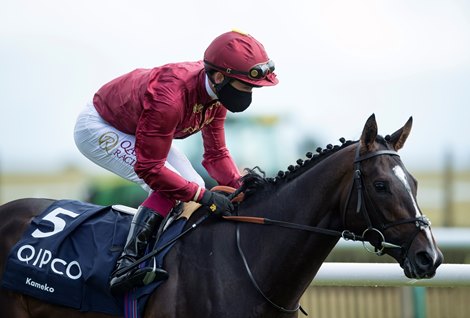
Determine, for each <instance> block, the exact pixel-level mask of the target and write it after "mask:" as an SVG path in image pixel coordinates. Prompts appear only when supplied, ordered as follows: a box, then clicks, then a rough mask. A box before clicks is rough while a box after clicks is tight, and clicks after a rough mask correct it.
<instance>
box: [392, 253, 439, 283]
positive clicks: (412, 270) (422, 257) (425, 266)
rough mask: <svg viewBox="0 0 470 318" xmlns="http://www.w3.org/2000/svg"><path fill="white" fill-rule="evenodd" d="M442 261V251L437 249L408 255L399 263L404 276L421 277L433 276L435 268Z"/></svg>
mask: <svg viewBox="0 0 470 318" xmlns="http://www.w3.org/2000/svg"><path fill="white" fill-rule="evenodd" d="M436 254H437V255H436ZM442 261H443V256H442V253H441V251H440V250H439V249H437V250H436V251H435V252H434V253H432V254H431V253H429V252H427V251H420V252H417V253H414V254H412V255H408V257H406V258H405V259H404V261H403V262H402V264H400V265H401V267H402V268H403V270H404V272H405V275H406V277H408V278H414V279H423V278H432V277H434V275H435V274H436V269H437V268H438V267H439V266H440V265H441V264H442Z"/></svg>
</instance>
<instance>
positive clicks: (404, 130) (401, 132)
mask: <svg viewBox="0 0 470 318" xmlns="http://www.w3.org/2000/svg"><path fill="white" fill-rule="evenodd" d="M412 125H413V117H410V118H409V119H408V121H407V122H406V124H405V125H404V126H403V127H401V128H400V129H398V130H397V131H396V132H394V133H393V134H392V135H391V136H390V143H391V144H392V146H393V148H394V149H395V151H398V150H399V149H401V148H403V145H404V144H405V141H406V139H407V138H408V136H409V135H410V132H411V126H412Z"/></svg>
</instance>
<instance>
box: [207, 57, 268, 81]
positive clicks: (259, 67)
mask: <svg viewBox="0 0 470 318" xmlns="http://www.w3.org/2000/svg"><path fill="white" fill-rule="evenodd" d="M204 63H205V64H206V65H207V66H209V67H211V68H213V69H216V70H218V71H221V72H224V73H226V74H228V75H229V76H230V74H239V75H245V76H248V78H250V79H252V80H261V79H264V78H266V76H268V74H270V73H273V72H274V69H275V67H274V62H273V61H272V60H269V61H267V62H266V63H259V64H256V65H254V66H252V67H251V68H250V70H249V71H248V72H245V71H238V70H232V69H231V68H223V67H220V66H217V65H214V64H212V63H210V62H208V61H206V60H204Z"/></svg>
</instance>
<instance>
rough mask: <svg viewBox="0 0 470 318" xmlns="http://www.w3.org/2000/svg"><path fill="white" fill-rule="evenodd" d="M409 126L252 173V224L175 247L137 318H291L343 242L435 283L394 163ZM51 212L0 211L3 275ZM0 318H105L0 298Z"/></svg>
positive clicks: (426, 243)
mask: <svg viewBox="0 0 470 318" xmlns="http://www.w3.org/2000/svg"><path fill="white" fill-rule="evenodd" d="M411 126H412V120H411V118H410V119H409V120H408V121H407V123H406V124H405V125H404V126H403V127H402V128H400V129H398V130H397V131H396V132H394V133H393V134H391V135H387V136H386V137H382V136H380V135H378V134H377V123H376V120H375V116H374V115H372V116H371V117H370V118H369V119H368V120H367V122H366V124H365V126H364V129H363V132H362V135H361V138H360V140H359V141H357V142H352V141H347V142H345V141H344V140H341V141H342V145H339V146H331V145H328V146H327V148H326V149H324V150H322V149H317V152H318V154H315V155H312V154H310V153H309V154H307V157H308V159H307V160H305V161H304V160H301V159H299V160H298V161H297V165H296V166H290V167H289V169H288V171H286V172H279V174H278V175H277V176H276V177H275V178H265V177H264V176H261V175H260V174H258V173H255V171H250V172H249V173H248V174H247V175H245V176H244V178H243V186H242V189H243V190H244V193H245V199H244V201H243V202H241V203H240V204H239V206H238V215H239V216H251V217H256V218H253V219H249V218H247V220H248V221H249V222H258V223H257V224H250V223H244V222H238V221H241V220H238V221H237V222H236V221H234V220H231V221H224V220H221V219H218V218H215V217H211V218H209V219H208V220H207V221H205V222H204V223H202V224H201V225H200V228H198V230H195V231H192V232H191V233H190V234H189V235H188V236H186V237H184V238H183V239H181V240H180V241H178V242H177V243H176V244H175V246H174V247H173V248H172V250H171V251H170V253H169V254H168V255H167V257H166V260H165V268H166V269H167V270H168V271H169V274H170V278H169V279H168V280H167V281H166V282H165V283H164V284H163V285H162V286H161V287H159V288H158V289H157V290H156V291H155V292H154V293H153V294H152V295H151V297H150V299H149V301H148V304H147V306H146V309H145V314H144V317H160V318H169V317H234V318H235V317H236V318H240V317H243V318H246V317H297V316H298V315H299V311H298V309H299V305H298V304H299V300H300V298H301V296H302V295H303V293H304V292H305V290H306V288H307V287H308V286H309V285H310V283H311V281H312V280H313V279H314V277H315V274H316V273H317V271H318V270H319V268H320V266H321V265H322V263H323V262H324V260H325V258H326V257H327V256H328V254H329V253H330V251H331V250H332V249H333V247H334V246H335V244H336V243H337V241H338V240H339V238H340V237H341V236H343V237H344V238H349V239H357V240H367V241H369V242H370V243H371V244H372V245H373V246H374V248H375V251H376V252H377V254H389V255H391V256H392V257H393V258H394V259H395V260H396V261H397V262H398V263H399V264H400V266H401V267H402V268H403V269H404V273H405V275H406V276H408V277H410V278H416V279H422V278H431V277H433V276H434V274H435V272H436V269H437V267H438V266H439V265H440V264H441V263H442V259H443V257H442V253H441V252H440V250H439V249H438V247H437V246H436V243H435V241H434V238H433V235H432V233H431V229H430V223H429V220H428V219H427V218H426V217H425V216H424V215H422V213H421V211H420V209H419V207H418V204H417V201H416V192H417V182H416V180H415V179H414V178H413V177H412V176H411V175H410V173H409V172H408V171H407V170H406V168H405V167H404V165H403V163H402V161H401V160H400V157H399V156H398V154H397V151H398V150H399V149H401V148H402V147H403V145H404V143H405V141H406V139H407V137H408V135H409V133H410V130H411ZM52 202H53V200H48V199H21V200H17V201H13V202H10V203H7V204H5V205H3V206H1V207H0V220H1V222H0V237H1V243H0V271H1V272H2V273H3V270H4V266H5V260H6V257H7V254H8V252H9V250H10V249H11V247H12V246H13V245H14V244H15V242H16V241H17V240H19V238H20V236H21V235H22V233H23V231H25V229H26V227H27V225H28V224H29V222H30V221H31V219H32V218H33V217H34V216H35V215H37V214H38V213H40V212H41V211H43V210H44V209H45V208H46V207H48V206H49V205H50V204H51V203H52ZM203 215H204V212H203V211H198V212H196V213H195V214H194V215H193V216H192V217H191V219H190V222H188V224H189V225H190V224H191V221H192V220H197V219H198V218H200V217H201V216H203ZM261 223H264V225H263V224H261ZM268 225H269V226H268ZM113 265H114V264H109V266H113ZM0 309H1V312H2V317H3V316H5V317H16V318H40V317H48V318H55V317H57V318H59V317H60V318H62V317H67V318H74V317H89V318H99V317H109V316H107V315H103V314H98V313H92V312H90V313H81V312H78V311H75V310H72V309H68V308H64V307H58V306H54V305H50V304H47V303H44V302H41V301H39V300H36V299H33V298H31V297H27V296H24V295H19V294H15V293H13V292H9V291H7V290H4V289H2V290H1V291H0Z"/></svg>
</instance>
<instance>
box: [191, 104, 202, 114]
mask: <svg viewBox="0 0 470 318" xmlns="http://www.w3.org/2000/svg"><path fill="white" fill-rule="evenodd" d="M203 108H204V105H202V104H195V105H194V106H193V113H195V114H198V113H200V112H202V109H203Z"/></svg>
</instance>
